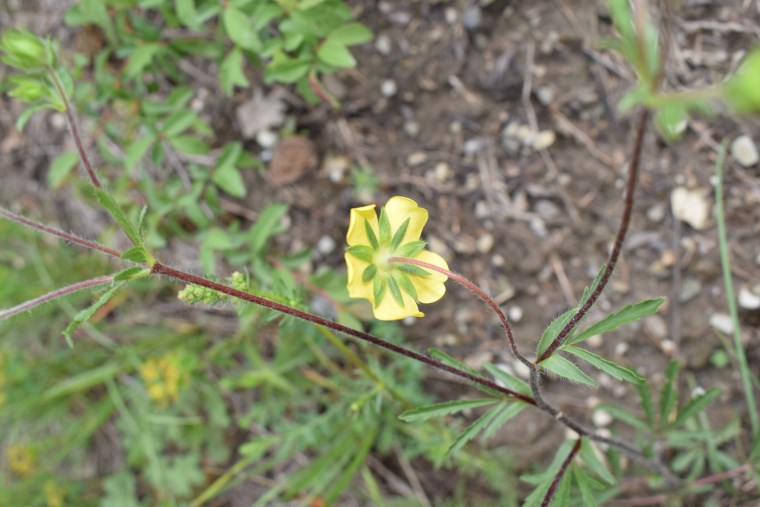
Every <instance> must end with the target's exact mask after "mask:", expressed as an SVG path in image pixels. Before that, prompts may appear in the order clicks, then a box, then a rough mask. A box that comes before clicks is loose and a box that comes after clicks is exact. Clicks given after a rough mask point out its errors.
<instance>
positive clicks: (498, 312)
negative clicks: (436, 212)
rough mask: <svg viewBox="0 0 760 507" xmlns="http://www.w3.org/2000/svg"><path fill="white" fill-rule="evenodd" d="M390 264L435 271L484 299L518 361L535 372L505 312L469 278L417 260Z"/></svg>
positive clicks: (402, 260)
mask: <svg viewBox="0 0 760 507" xmlns="http://www.w3.org/2000/svg"><path fill="white" fill-rule="evenodd" d="M388 261H389V262H400V263H403V264H413V265H415V266H419V267H421V268H425V269H429V270H431V271H435V272H437V273H441V274H442V275H446V276H448V277H449V278H451V279H452V280H454V281H455V282H456V283H458V284H459V285H462V286H463V287H465V288H467V289H469V290H470V291H472V292H473V293H474V294H475V295H476V296H478V297H479V298H480V299H482V300H483V301H484V302H485V303H486V304H487V305H488V306H490V307H491V309H492V310H493V311H494V312H495V313H496V315H498V316H499V319H501V324H502V326H504V331H506V333H507V340H508V341H509V346H510V347H511V348H512V353H513V354H514V355H515V357H516V358H517V359H519V360H520V362H522V363H523V364H524V365H525V366H527V367H528V368H530V369H531V370H534V369H535V368H536V366H535V365H534V364H533V363H531V362H530V361H529V360H528V359H527V358H526V357H525V356H523V355H522V354H520V351H519V350H517V343H515V337H514V335H513V334H512V328H511V327H510V326H509V322H508V320H507V316H506V315H505V314H504V312H503V311H502V310H501V308H499V305H498V304H497V303H496V301H494V300H493V299H491V297H490V296H488V294H486V293H485V292H483V291H482V290H480V288H479V287H478V286H477V285H475V284H474V283H472V282H471V281H469V280H468V279H467V278H465V277H463V276H462V275H460V274H458V273H454V272H453V271H449V270H448V269H444V268H442V267H439V266H436V265H434V264H430V263H427V262H423V261H419V260H417V259H409V258H406V257H391V258H390V259H388Z"/></svg>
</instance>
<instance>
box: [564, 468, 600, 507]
mask: <svg viewBox="0 0 760 507" xmlns="http://www.w3.org/2000/svg"><path fill="white" fill-rule="evenodd" d="M570 470H571V471H572V474H573V479H574V480H575V484H577V485H578V490H579V491H580V493H581V500H582V501H583V505H585V506H587V507H596V499H594V492H593V491H592V490H591V481H590V480H589V477H588V475H586V471H585V470H583V468H581V467H579V466H578V465H577V464H575V463H573V465H572V468H571V469H570Z"/></svg>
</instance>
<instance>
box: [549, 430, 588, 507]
mask: <svg viewBox="0 0 760 507" xmlns="http://www.w3.org/2000/svg"><path fill="white" fill-rule="evenodd" d="M580 450H581V439H580V438H579V439H578V440H576V441H575V445H574V446H573V449H572V450H571V451H570V454H568V455H567V457H566V458H565V461H563V462H562V465H560V467H559V470H557V473H556V475H555V476H554V479H552V483H551V484H550V485H549V489H548V490H547V491H546V495H544V499H543V500H542V501H541V507H548V506H549V503H550V502H551V501H552V498H554V494H555V493H556V492H557V486H559V481H561V480H562V477H563V476H564V475H565V472H567V469H568V467H569V466H570V463H572V462H573V458H575V455H576V454H578V451H580Z"/></svg>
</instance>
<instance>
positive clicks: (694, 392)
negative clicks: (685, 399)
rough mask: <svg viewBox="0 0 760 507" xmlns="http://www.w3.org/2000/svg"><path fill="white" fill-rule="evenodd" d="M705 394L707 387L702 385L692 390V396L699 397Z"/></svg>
mask: <svg viewBox="0 0 760 507" xmlns="http://www.w3.org/2000/svg"><path fill="white" fill-rule="evenodd" d="M704 394H705V388H704V387H702V386H696V387H695V388H694V389H692V390H691V397H692V398H699V397H700V396H702V395H704Z"/></svg>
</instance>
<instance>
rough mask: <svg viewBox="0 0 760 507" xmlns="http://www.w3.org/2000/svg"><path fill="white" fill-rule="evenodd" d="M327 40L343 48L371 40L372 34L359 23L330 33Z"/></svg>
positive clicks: (347, 25)
mask: <svg viewBox="0 0 760 507" xmlns="http://www.w3.org/2000/svg"><path fill="white" fill-rule="evenodd" d="M327 39H328V40H329V41H330V42H335V43H338V44H343V45H344V46H353V45H354V44H362V43H364V42H367V41H369V40H372V32H371V31H370V30H369V29H368V28H367V27H366V26H364V25H362V24H361V23H348V24H346V25H342V26H341V27H339V28H337V29H335V30H333V31H332V32H330V35H328V36H327Z"/></svg>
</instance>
